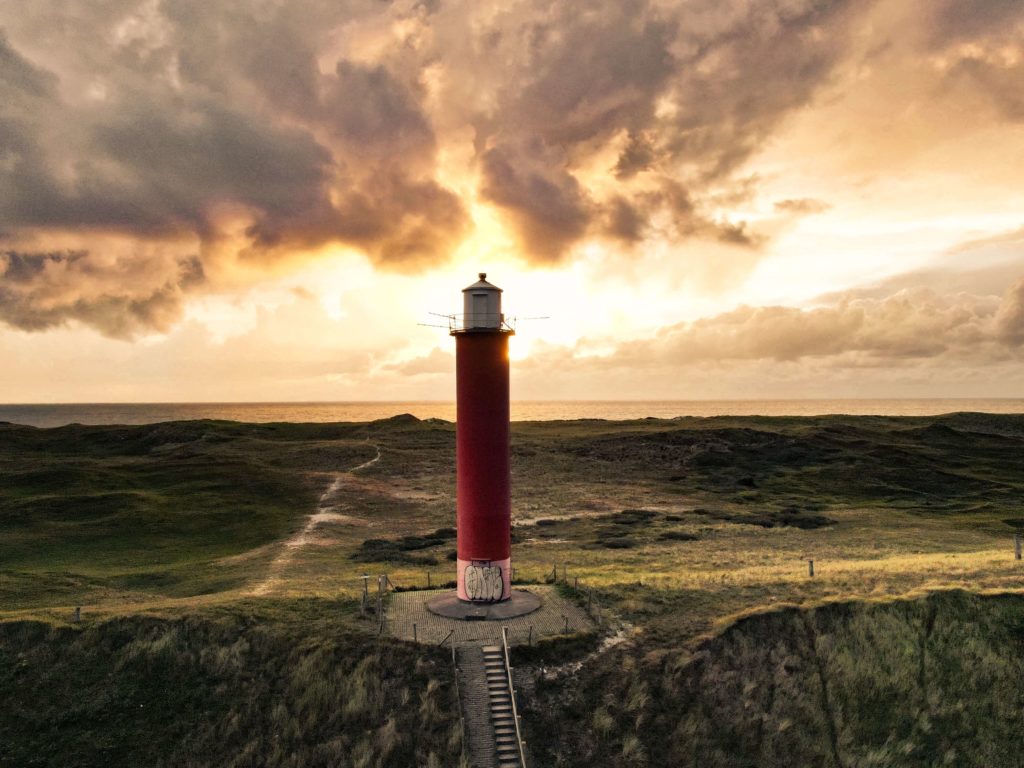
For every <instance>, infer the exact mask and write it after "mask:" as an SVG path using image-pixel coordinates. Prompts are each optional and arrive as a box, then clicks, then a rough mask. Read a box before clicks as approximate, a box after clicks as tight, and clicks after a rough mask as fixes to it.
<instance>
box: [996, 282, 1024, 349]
mask: <svg viewBox="0 0 1024 768" xmlns="http://www.w3.org/2000/svg"><path fill="white" fill-rule="evenodd" d="M996 332H997V334H998V336H999V338H1000V339H1001V340H1002V341H1003V342H1005V343H1006V344H1008V345H1014V346H1018V347H1020V346H1024V280H1019V281H1018V282H1017V283H1016V285H1014V286H1013V288H1011V289H1010V291H1009V293H1007V294H1006V298H1005V299H1004V300H1003V303H1002V305H1001V306H1000V307H999V311H998V312H997V313H996Z"/></svg>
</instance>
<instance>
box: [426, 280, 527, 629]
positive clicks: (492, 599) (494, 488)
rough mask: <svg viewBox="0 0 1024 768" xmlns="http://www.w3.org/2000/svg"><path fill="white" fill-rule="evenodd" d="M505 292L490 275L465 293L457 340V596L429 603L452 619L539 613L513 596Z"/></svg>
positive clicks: (523, 595)
mask: <svg viewBox="0 0 1024 768" xmlns="http://www.w3.org/2000/svg"><path fill="white" fill-rule="evenodd" d="M501 293H502V291H501V288H498V287H497V286H496V285H492V284H491V283H489V282H487V275H486V273H483V272H481V273H480V279H479V280H478V281H477V282H475V283H473V285H471V286H469V287H468V288H466V289H464V290H463V291H462V297H463V298H462V311H463V314H462V315H461V317H460V316H458V315H455V316H451V317H450V320H451V324H450V329H451V334H452V336H454V337H455V389H456V400H457V403H456V423H455V485H456V518H457V526H456V529H457V531H458V545H457V559H458V566H457V571H456V591H455V592H454V593H451V592H448V593H446V594H442V595H438V596H437V597H434V598H431V599H430V600H428V601H427V608H428V609H430V610H431V611H433V612H434V613H436V614H438V615H440V616H445V617H448V618H452V619H476V620H504V619H509V618H512V617H514V616H522V615H524V614H527V613H530V612H531V611H535V610H537V608H539V607H540V598H539V597H538V596H537V595H535V594H532V593H530V592H525V591H522V590H513V589H512V559H511V558H512V546H511V545H512V473H511V467H510V460H509V459H510V436H511V430H510V426H509V361H508V340H509V337H510V336H512V335H513V334H514V333H515V331H513V330H512V328H511V326H510V325H509V323H507V322H506V321H505V315H504V314H502V311H501Z"/></svg>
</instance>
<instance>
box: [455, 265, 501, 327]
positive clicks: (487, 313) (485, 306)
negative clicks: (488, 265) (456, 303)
mask: <svg viewBox="0 0 1024 768" xmlns="http://www.w3.org/2000/svg"><path fill="white" fill-rule="evenodd" d="M479 277H480V279H479V280H478V281H477V282H475V283H473V284H472V285H471V286H469V287H468V288H463V289H462V313H463V317H462V324H461V330H465V331H472V330H474V329H481V330H483V329H486V330H490V331H493V330H495V329H498V328H501V326H502V323H503V322H504V320H505V316H504V315H502V313H501V288H499V287H498V286H496V285H492V284H491V283H488V282H487V273H486V272H481V273H480V274H479Z"/></svg>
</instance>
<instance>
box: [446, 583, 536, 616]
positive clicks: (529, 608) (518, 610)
mask: <svg viewBox="0 0 1024 768" xmlns="http://www.w3.org/2000/svg"><path fill="white" fill-rule="evenodd" d="M538 608H540V598H539V597H538V596H537V595H535V594H533V593H532V592H523V591H521V590H518V589H513V590H512V596H511V597H510V598H509V599H508V600H502V601H501V602H500V603H471V602H468V601H466V600H460V599H459V598H458V596H457V595H456V594H455V593H454V592H446V593H445V594H442V595H438V596H437V597H434V598H431V599H430V600H428V601H427V610H428V611H430V612H431V613H433V614H436V615H438V616H444V617H445V618H446V619H460V620H462V621H507V620H508V619H514V618H516V617H517V616H526V615H527V614H528V613H533V612H534V611H536V610H537V609H538Z"/></svg>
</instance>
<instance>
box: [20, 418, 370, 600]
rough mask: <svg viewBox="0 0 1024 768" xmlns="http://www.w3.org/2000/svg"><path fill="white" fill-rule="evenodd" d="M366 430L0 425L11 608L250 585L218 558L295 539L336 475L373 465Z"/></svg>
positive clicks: (239, 570) (338, 427)
mask: <svg viewBox="0 0 1024 768" xmlns="http://www.w3.org/2000/svg"><path fill="white" fill-rule="evenodd" d="M359 431H360V430H359V429H358V428H356V427H345V426H344V425H331V426H326V427H323V426H309V427H306V426H303V425H259V426H255V425H254V426H244V425H240V424H232V423H226V422H209V421H203V422H186V423H175V424H157V425H150V426H143V427H130V428H128V427H125V428H121V427H80V426H69V427H63V428H60V429H52V430H41V429H33V428H29V427H15V426H12V425H0V474H2V475H3V477H4V482H3V484H2V485H0V525H2V527H3V536H2V537H0V564H2V565H0V569H2V570H0V598H2V599H3V601H4V603H5V604H6V605H8V606H10V605H23V606H31V605H39V604H44V605H45V604H47V603H48V602H50V601H51V600H52V599H54V598H56V599H58V600H61V601H65V600H67V599H68V598H71V599H73V600H76V601H77V602H87V601H88V600H89V595H104V594H108V593H110V592H111V591H113V592H117V591H128V592H131V591H141V592H158V593H160V594H167V595H177V596H187V595H195V594H207V593H211V592H217V591H223V590H226V589H230V588H232V587H238V586H239V585H241V584H243V583H244V581H245V580H246V578H247V577H248V575H249V574H248V572H247V570H246V568H244V567H225V566H220V567H217V566H215V565H214V563H215V561H217V560H219V559H222V558H229V557H231V556H234V555H239V554H241V553H246V552H250V551H252V550H254V549H256V548H258V547H260V546H262V545H265V544H270V543H272V542H274V541H277V540H278V539H280V538H282V537H284V536H285V535H286V534H288V533H289V532H290V531H291V530H293V529H294V528H295V527H296V526H297V525H299V523H300V521H301V519H302V518H303V516H304V515H306V514H308V513H309V511H310V508H311V507H312V506H313V505H314V504H315V501H316V498H317V495H318V491H319V490H320V487H321V486H322V485H323V484H324V482H325V481H324V479H323V478H322V477H321V476H320V474H319V473H321V472H322V471H323V470H324V468H332V469H333V468H336V467H339V466H352V465H354V464H356V463H359V462H360V461H364V460H366V459H369V458H370V457H372V456H373V455H374V449H373V448H372V447H371V446H369V445H367V444H366V443H365V442H364V441H363V440H362V439H360V438H359V437H358V435H357V433H358V432H359Z"/></svg>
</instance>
